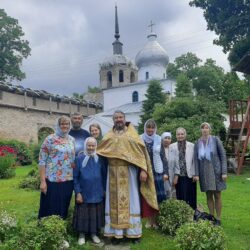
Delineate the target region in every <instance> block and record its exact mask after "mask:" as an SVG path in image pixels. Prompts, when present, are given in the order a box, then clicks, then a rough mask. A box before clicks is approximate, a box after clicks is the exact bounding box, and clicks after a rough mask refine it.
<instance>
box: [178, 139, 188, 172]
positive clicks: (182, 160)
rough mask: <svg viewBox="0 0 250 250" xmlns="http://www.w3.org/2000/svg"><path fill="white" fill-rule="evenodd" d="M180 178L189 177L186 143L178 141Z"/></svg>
mask: <svg viewBox="0 0 250 250" xmlns="http://www.w3.org/2000/svg"><path fill="white" fill-rule="evenodd" d="M178 150H179V165H180V176H187V166H186V141H178Z"/></svg>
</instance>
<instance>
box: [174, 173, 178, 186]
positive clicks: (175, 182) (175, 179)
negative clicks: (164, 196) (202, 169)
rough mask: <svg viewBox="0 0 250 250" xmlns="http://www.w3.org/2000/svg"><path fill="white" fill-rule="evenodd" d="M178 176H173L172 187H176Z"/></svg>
mask: <svg viewBox="0 0 250 250" xmlns="http://www.w3.org/2000/svg"><path fill="white" fill-rule="evenodd" d="M178 178H179V177H178V175H175V176H174V180H173V186H175V185H177V183H178Z"/></svg>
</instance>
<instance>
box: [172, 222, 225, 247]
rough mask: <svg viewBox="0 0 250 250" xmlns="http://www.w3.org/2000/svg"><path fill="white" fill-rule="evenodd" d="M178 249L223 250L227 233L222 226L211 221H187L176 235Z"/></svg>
mask: <svg viewBox="0 0 250 250" xmlns="http://www.w3.org/2000/svg"><path fill="white" fill-rule="evenodd" d="M175 242H176V243H177V247H178V249H182V250H211V249H213V250H223V249H226V246H225V234H224V232H223V229H222V228H221V227H216V226H213V224H212V223H211V222H210V221H199V222H192V223H187V224H185V225H183V226H181V227H180V228H179V229H178V230H177V232H176V237H175Z"/></svg>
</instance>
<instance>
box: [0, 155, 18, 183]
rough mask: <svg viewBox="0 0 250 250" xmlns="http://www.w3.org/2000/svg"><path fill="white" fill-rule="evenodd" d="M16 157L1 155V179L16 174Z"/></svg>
mask: <svg viewBox="0 0 250 250" xmlns="http://www.w3.org/2000/svg"><path fill="white" fill-rule="evenodd" d="M14 165H15V159H14V158H13V156H12V155H6V156H0V179H8V178H11V177H13V176H15V174H16V173H15V168H14Z"/></svg>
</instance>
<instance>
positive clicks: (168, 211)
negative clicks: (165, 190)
mask: <svg viewBox="0 0 250 250" xmlns="http://www.w3.org/2000/svg"><path fill="white" fill-rule="evenodd" d="M193 215H194V211H193V209H192V208H191V207H190V206H189V205H188V204H187V203H186V202H185V201H179V200H175V199H169V200H167V201H164V202H162V203H161V205H160V211H159V215H158V216H157V221H158V223H159V228H160V229H161V231H162V232H163V233H166V234H170V235H174V234H175V232H176V230H177V228H179V227H180V226H181V225H183V224H184V223H186V222H191V221H192V220H193Z"/></svg>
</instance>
